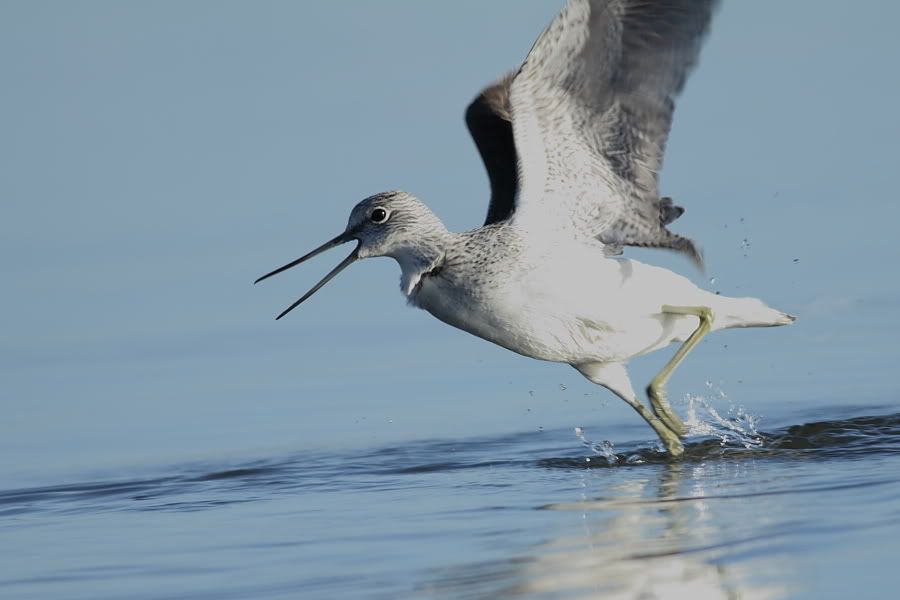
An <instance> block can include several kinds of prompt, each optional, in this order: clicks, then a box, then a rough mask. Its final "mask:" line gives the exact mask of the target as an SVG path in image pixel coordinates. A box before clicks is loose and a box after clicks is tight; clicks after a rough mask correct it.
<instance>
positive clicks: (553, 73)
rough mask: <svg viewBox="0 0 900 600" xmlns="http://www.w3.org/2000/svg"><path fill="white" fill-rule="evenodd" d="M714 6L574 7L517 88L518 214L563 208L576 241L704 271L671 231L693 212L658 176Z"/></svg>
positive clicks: (621, 2) (690, 2)
mask: <svg viewBox="0 0 900 600" xmlns="http://www.w3.org/2000/svg"><path fill="white" fill-rule="evenodd" d="M716 3H717V1H716V0H570V2H569V3H568V4H567V6H566V7H565V9H564V10H563V11H562V13H560V15H559V16H558V17H557V18H556V19H555V20H554V21H553V22H552V23H551V24H550V26H549V27H548V28H547V30H546V31H545V32H544V33H543V34H542V35H541V36H540V37H539V38H538V40H537V42H535V45H534V47H533V48H532V49H531V52H530V53H529V54H528V57H527V58H526V60H525V63H524V64H523V65H522V68H521V70H520V72H519V74H518V75H517V76H516V78H515V80H514V81H513V85H512V88H511V93H510V98H511V104H512V110H513V128H514V135H515V139H516V148H517V150H518V151H519V153H520V169H521V172H520V179H521V185H522V189H521V190H520V195H519V198H518V204H517V207H516V211H517V213H518V212H535V213H544V215H545V216H546V214H548V213H549V212H550V211H554V212H560V211H562V212H563V213H564V214H566V215H567V218H568V219H569V221H570V222H569V223H568V226H569V227H570V228H571V229H572V230H573V231H574V232H575V233H576V235H589V236H590V237H592V238H595V239H599V240H600V241H602V242H604V243H605V244H608V245H611V246H621V245H634V246H646V247H662V248H671V249H675V250H679V251H682V252H685V253H686V254H688V255H689V256H691V257H692V258H693V259H694V260H695V261H696V262H698V263H701V264H702V258H701V256H700V252H699V250H698V249H697V247H696V246H695V244H694V243H693V242H692V241H691V240H689V239H686V238H683V237H681V236H678V235H676V234H674V233H672V232H671V231H669V230H668V229H667V228H666V225H667V224H668V223H671V222H672V221H673V220H674V219H675V218H677V217H678V216H679V215H680V214H681V213H682V212H683V209H681V208H680V207H676V206H674V205H673V204H672V202H671V199H666V198H661V197H660V195H659V186H658V173H659V170H660V168H661V166H662V159H663V153H664V151H665V144H666V139H667V137H668V134H669V129H670V127H671V123H672V113H673V111H674V106H675V104H674V99H675V97H676V96H677V94H678V93H679V92H680V91H681V89H682V88H683V87H684V83H685V80H686V79H687V75H688V73H689V72H690V70H691V68H692V67H693V66H694V64H695V63H696V61H697V56H698V54H699V50H700V46H701V43H702V40H703V37H704V34H705V32H706V30H707V29H708V27H709V22H710V20H711V16H712V12H713V9H714V7H715V5H716ZM560 203H562V204H564V205H565V206H562V207H561V206H559V204H560ZM551 204H552V205H553V206H552V207H551V206H548V205H551ZM540 205H543V208H542V209H541V206H540Z"/></svg>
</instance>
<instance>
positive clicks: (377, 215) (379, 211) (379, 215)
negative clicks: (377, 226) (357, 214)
mask: <svg viewBox="0 0 900 600" xmlns="http://www.w3.org/2000/svg"><path fill="white" fill-rule="evenodd" d="M389 216H390V213H388V211H387V210H385V209H383V208H381V207H380V206H379V207H378V208H376V209H374V210H373V211H372V214H371V215H370V216H369V218H370V219H371V220H372V222H373V223H384V222H385V221H387V220H388V217H389Z"/></svg>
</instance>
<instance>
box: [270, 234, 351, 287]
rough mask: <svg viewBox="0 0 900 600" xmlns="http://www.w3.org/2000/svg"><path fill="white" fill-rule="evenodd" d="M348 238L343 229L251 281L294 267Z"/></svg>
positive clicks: (345, 241) (343, 242) (346, 240)
mask: <svg viewBox="0 0 900 600" xmlns="http://www.w3.org/2000/svg"><path fill="white" fill-rule="evenodd" d="M350 239H351V238H350V237H349V236H348V235H347V232H346V231H345V232H344V233H342V234H341V235H339V236H337V237H336V238H334V239H333V240H328V241H327V242H325V243H324V244H322V245H321V246H319V247H318V248H316V249H315V250H313V251H312V252H309V253H307V254H304V255H303V256H301V257H300V258H298V259H297V260H294V261H291V262H289V263H288V264H286V265H284V266H283V267H278V268H277V269H275V270H274V271H272V272H271V273H266V274H265V275H263V276H262V277H260V278H259V279H257V280H256V281H254V282H253V283H254V284H257V283H259V282H260V281H262V280H263V279H268V278H269V277H271V276H272V275H278V274H279V273H281V272H282V271H287V270H288V269H290V268H291V267H296V266H297V265H299V264H300V263H302V262H304V261H306V260H309V259H310V258H312V257H313V256H318V255H319V254H322V253H323V252H325V251H326V250H330V249H332V248H334V247H335V246H340V245H341V244H345V243H347V242H349V241H350Z"/></svg>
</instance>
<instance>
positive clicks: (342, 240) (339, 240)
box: [253, 231, 359, 321]
mask: <svg viewBox="0 0 900 600" xmlns="http://www.w3.org/2000/svg"><path fill="white" fill-rule="evenodd" d="M353 234H354V232H352V231H345V232H344V233H342V234H341V235H339V236H337V237H336V238H334V239H333V240H329V241H327V242H325V243H324V244H322V245H321V246H319V247H318V248H316V249H315V250H313V251H312V252H310V253H309V254H304V255H303V256H301V257H300V258H298V259H297V260H295V261H292V262H289V263H288V264H286V265H284V266H283V267H278V268H277V269H275V270H274V271H272V272H271V273H266V274H265V275H263V276H262V277H260V278H259V279H257V280H256V281H254V282H253V283H259V282H260V281H262V280H263V279H268V278H269V277H271V276H272V275H277V274H279V273H281V272H282V271H287V270H288V269H290V268H291V267H296V266H297V265H299V264H300V263H302V262H304V261H306V260H309V259H310V258H312V257H313V256H318V255H319V254H321V253H323V252H325V251H326V250H329V249H331V248H334V247H335V246H340V245H341V244H346V243H347V242H349V241H350V240H352V239H354V238H353ZM358 258H359V244H357V245H356V248H354V249H353V252H351V253H350V256H348V257H347V258H345V259H344V260H342V261H341V263H340V264H339V265H338V266H336V267H335V268H333V269H332V270H331V271H330V272H329V273H328V275H326V276H325V277H323V278H322V280H321V281H320V282H319V283H317V284H316V285H314V286H313V288H312V289H311V290H309V291H308V292H306V293H305V294H303V296H302V297H301V298H300V299H299V300H297V301H296V302H294V303H293V304H291V305H290V306H288V307H287V308H286V309H284V310H283V311H282V313H281V314H280V315H278V316H277V317H275V320H276V321H277V320H278V319H280V318H281V317H283V316H284V315H286V314H288V313H289V312H291V311H292V310H294V309H295V308H297V307H298V306H300V304H302V303H303V301H304V300H306V299H307V298H309V297H310V296H312V295H313V294H315V293H316V292H318V291H319V289H321V287H322V286H323V285H325V284H326V283H328V282H329V281H331V280H332V279H334V276H335V275H337V274H338V273H340V272H341V271H343V270H344V269H346V268H347V267H349V266H350V265H351V264H353V263H354V262H356V260H357V259H358Z"/></svg>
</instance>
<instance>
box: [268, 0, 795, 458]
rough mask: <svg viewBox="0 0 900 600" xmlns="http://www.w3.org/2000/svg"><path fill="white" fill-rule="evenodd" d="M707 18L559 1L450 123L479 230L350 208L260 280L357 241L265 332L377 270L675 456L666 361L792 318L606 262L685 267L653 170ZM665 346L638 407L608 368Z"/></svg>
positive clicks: (686, 248)
mask: <svg viewBox="0 0 900 600" xmlns="http://www.w3.org/2000/svg"><path fill="white" fill-rule="evenodd" d="M714 4H715V0H570V2H569V3H568V5H567V6H566V8H565V9H564V10H563V12H562V13H561V14H560V15H559V16H558V17H557V18H556V19H555V20H554V21H553V23H551V25H550V27H549V28H548V29H547V30H546V31H545V32H544V33H543V35H541V37H540V38H538V41H537V42H536V43H535V45H534V47H533V48H532V50H531V52H530V53H529V55H528V57H527V58H526V60H525V63H524V64H523V65H522V67H521V68H520V69H519V71H518V72H517V73H516V74H515V75H508V76H506V77H504V78H503V79H501V80H500V81H498V82H497V83H496V84H494V85H492V86H490V87H488V88H486V89H485V90H484V91H483V92H482V93H481V94H480V95H479V96H478V97H477V98H476V99H475V101H474V102H473V103H472V104H471V105H470V107H469V109H468V111H467V113H466V121H467V124H468V125H469V129H470V131H471V132H472V135H473V137H474V139H475V142H476V144H477V146H478V149H479V151H480V153H481V155H482V158H483V159H484V162H485V165H486V167H487V169H488V175H489V177H490V180H491V190H492V197H491V204H490V207H489V210H488V217H487V220H486V222H485V225H484V226H483V227H481V228H478V229H475V230H472V231H467V232H463V233H453V232H450V231H448V230H447V229H446V227H444V225H443V224H442V223H441V221H440V220H439V219H438V218H437V217H436V216H435V215H434V214H433V213H432V212H431V210H429V209H428V208H427V207H426V206H425V205H424V204H423V203H422V202H420V201H419V200H418V199H416V198H415V197H413V196H412V195H410V194H407V193H405V192H399V191H395V192H384V193H380V194H376V195H374V196H371V197H369V198H366V199H365V200H363V201H362V202H360V203H359V204H358V205H357V206H356V207H355V208H354V209H353V212H352V213H351V215H350V219H349V223H348V225H347V228H346V230H345V231H344V233H342V234H341V235H339V236H337V237H336V238H334V239H333V240H331V241H330V242H328V243H326V244H324V245H323V246H321V247H320V248H318V249H316V250H314V251H313V252H311V253H309V254H307V255H306V256H303V257H301V258H300V259H298V260H296V261H294V262H292V263H290V264H288V265H285V266H284V267H281V268H280V269H277V270H275V271H273V272H272V273H269V274H268V275H265V276H264V277H262V278H260V279H264V278H265V277H269V276H271V275H274V274H275V273H279V272H281V271H283V270H285V269H287V268H290V267H292V266H294V265H296V264H299V263H300V262H303V261H304V260H306V259H308V258H310V257H312V256H314V255H316V254H319V253H320V252H322V251H324V250H326V249H328V248H331V247H334V246H336V245H338V244H342V243H344V242H347V241H350V240H358V242H359V245H358V246H357V248H356V249H355V250H354V251H353V253H351V254H350V256H348V257H347V258H346V259H345V260H344V261H343V262H342V263H341V264H340V265H338V267H337V268H335V269H334V270H332V272H331V273H329V274H328V275H327V276H326V277H325V278H324V279H323V280H322V281H321V282H319V284H317V285H316V286H315V287H314V288H313V289H312V290H310V291H309V292H308V293H307V294H306V295H304V296H303V297H302V298H300V300H298V301H297V302H295V303H294V304H293V305H292V306H291V307H289V308H288V309H287V310H286V311H284V312H283V313H282V314H281V315H279V318H280V317H281V316H283V315H284V314H286V313H287V312H288V311H290V310H292V309H293V308H294V307H295V306H297V305H298V304H300V303H301V302H303V301H304V300H306V299H307V298H308V297H309V296H311V295H312V294H313V293H314V292H315V291H317V290H318V289H319V288H320V287H321V286H322V285H324V284H325V283H326V282H327V281H329V280H330V279H331V278H332V277H333V276H334V275H336V274H337V273H338V272H339V271H340V270H342V269H343V268H345V267H346V266H347V265H349V264H350V263H352V262H354V261H355V260H357V259H362V258H369V257H376V256H390V257H392V258H394V259H396V260H397V262H398V263H399V264H400V268H401V271H402V276H401V288H402V290H403V293H404V294H405V295H406V297H407V299H408V301H409V302H410V303H411V304H413V305H414V306H417V307H419V308H422V309H424V310H426V311H428V312H429V313H431V314H432V315H434V316H435V317H437V318H438V319H440V320H441V321H444V322H445V323H448V324H450V325H452V326H454V327H458V328H459V329H462V330H464V331H467V332H469V333H471V334H473V335H476V336H478V337H481V338H484V339H486V340H488V341H490V342H493V343H495V344H498V345H500V346H503V347H504V348H508V349H510V350H512V351H514V352H517V353H519V354H523V355H525V356H529V357H531V358H536V359H539V360H547V361H554V362H560V363H567V364H570V365H572V366H573V367H575V368H576V369H578V370H579V371H580V372H581V373H582V374H584V375H585V376H586V377H587V378H588V379H590V380H591V381H593V382H594V383H597V384H600V385H602V386H604V387H606V388H608V389H610V390H611V391H613V392H614V393H616V394H617V395H618V396H619V397H621V398H622V399H623V400H625V401H626V402H628V403H629V404H630V405H631V406H632V407H634V408H635V410H636V411H638V413H640V414H641V416H642V417H644V419H645V420H647V422H648V423H649V424H650V425H651V426H652V427H653V428H654V430H655V431H656V432H657V434H658V435H659V436H660V439H661V440H662V441H663V443H664V444H665V445H666V448H667V449H668V450H669V451H670V452H671V453H672V454H673V455H678V454H680V453H681V452H682V451H683V450H682V445H681V442H680V437H682V436H683V435H684V434H685V428H684V426H683V424H682V423H681V420H680V419H679V418H678V416H677V415H676V414H675V413H674V411H672V409H671V407H670V406H669V404H668V402H667V400H666V396H665V384H666V382H667V380H668V378H669V376H670V375H671V374H672V372H673V371H674V369H675V368H676V367H677V366H678V364H680V362H681V361H682V360H683V359H684V357H685V356H686V355H687V354H688V353H689V352H690V350H691V349H692V348H693V347H694V346H695V345H696V344H697V343H698V342H699V341H700V339H701V338H702V337H703V336H705V335H706V334H707V333H709V332H710V331H715V330H718V329H724V328H729V327H764V326H775V325H784V324H787V323H790V322H791V321H793V317H790V316H789V315H786V314H784V313H782V312H780V311H777V310H774V309H771V308H768V307H767V306H766V305H765V304H763V303H762V302H761V301H759V300H756V299H754V298H729V297H724V296H719V295H716V294H712V293H710V292H708V291H706V290H703V289H701V288H699V287H698V286H696V285H694V284H693V283H692V282H691V281H690V280H688V279H686V278H684V277H682V276H681V275H678V274H676V273H673V272H671V271H669V270H667V269H662V268H659V267H654V266H650V265H646V264H643V263H641V262H638V261H634V260H630V259H627V258H620V257H619V256H618V255H619V254H621V252H622V247H623V246H629V245H631V246H645V247H659V248H668V249H672V250H676V251H680V252H683V253H684V254H686V255H688V256H689V257H690V258H692V259H693V260H694V261H695V262H696V263H697V264H702V259H701V257H700V253H699V251H698V250H697V248H696V246H695V245H694V243H693V242H692V241H691V240H689V239H687V238H683V237H681V236H678V235H676V234H674V233H672V232H671V231H669V230H668V228H667V227H666V226H667V225H668V224H670V223H671V222H672V221H674V220H675V219H677V218H678V217H679V216H680V215H681V213H682V212H683V209H681V208H680V207H677V206H675V205H674V204H673V203H672V201H671V199H669V198H663V197H661V196H660V194H659V192H658V181H657V172H658V169H659V168H660V166H661V163H662V154H663V148H664V146H665V140H666V137H667V135H668V131H669V126H670V123H671V117H672V111H673V109H674V103H673V100H674V97H675V95H677V93H678V92H679V91H680V89H681V87H682V85H683V83H684V80H685V78H686V76H687V73H688V71H689V69H690V67H691V66H692V65H693V63H694V62H695V60H696V56H697V53H698V52H699V46H700V42H701V40H702V37H703V34H704V32H705V30H706V29H707V26H708V22H709V20H710V18H711V13H712V9H713V5H714ZM673 342H684V345H683V346H682V347H681V348H680V349H679V350H678V351H677V352H676V354H675V356H674V357H673V359H672V360H671V361H670V362H669V364H668V365H667V366H666V368H664V369H663V371H662V372H661V373H660V374H659V375H658V376H657V377H656V378H654V380H653V381H652V382H651V384H650V386H649V387H648V394H649V396H650V404H651V407H650V409H648V408H647V407H646V406H645V405H644V404H643V403H641V402H640V400H638V398H637V395H636V394H635V392H634V389H633V387H632V385H631V381H630V379H629V377H628V372H627V370H626V364H627V362H628V361H629V360H630V359H631V358H634V357H636V356H640V355H642V354H646V353H648V352H652V351H654V350H658V349H660V348H663V347H665V346H668V345H669V344H671V343H673Z"/></svg>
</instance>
